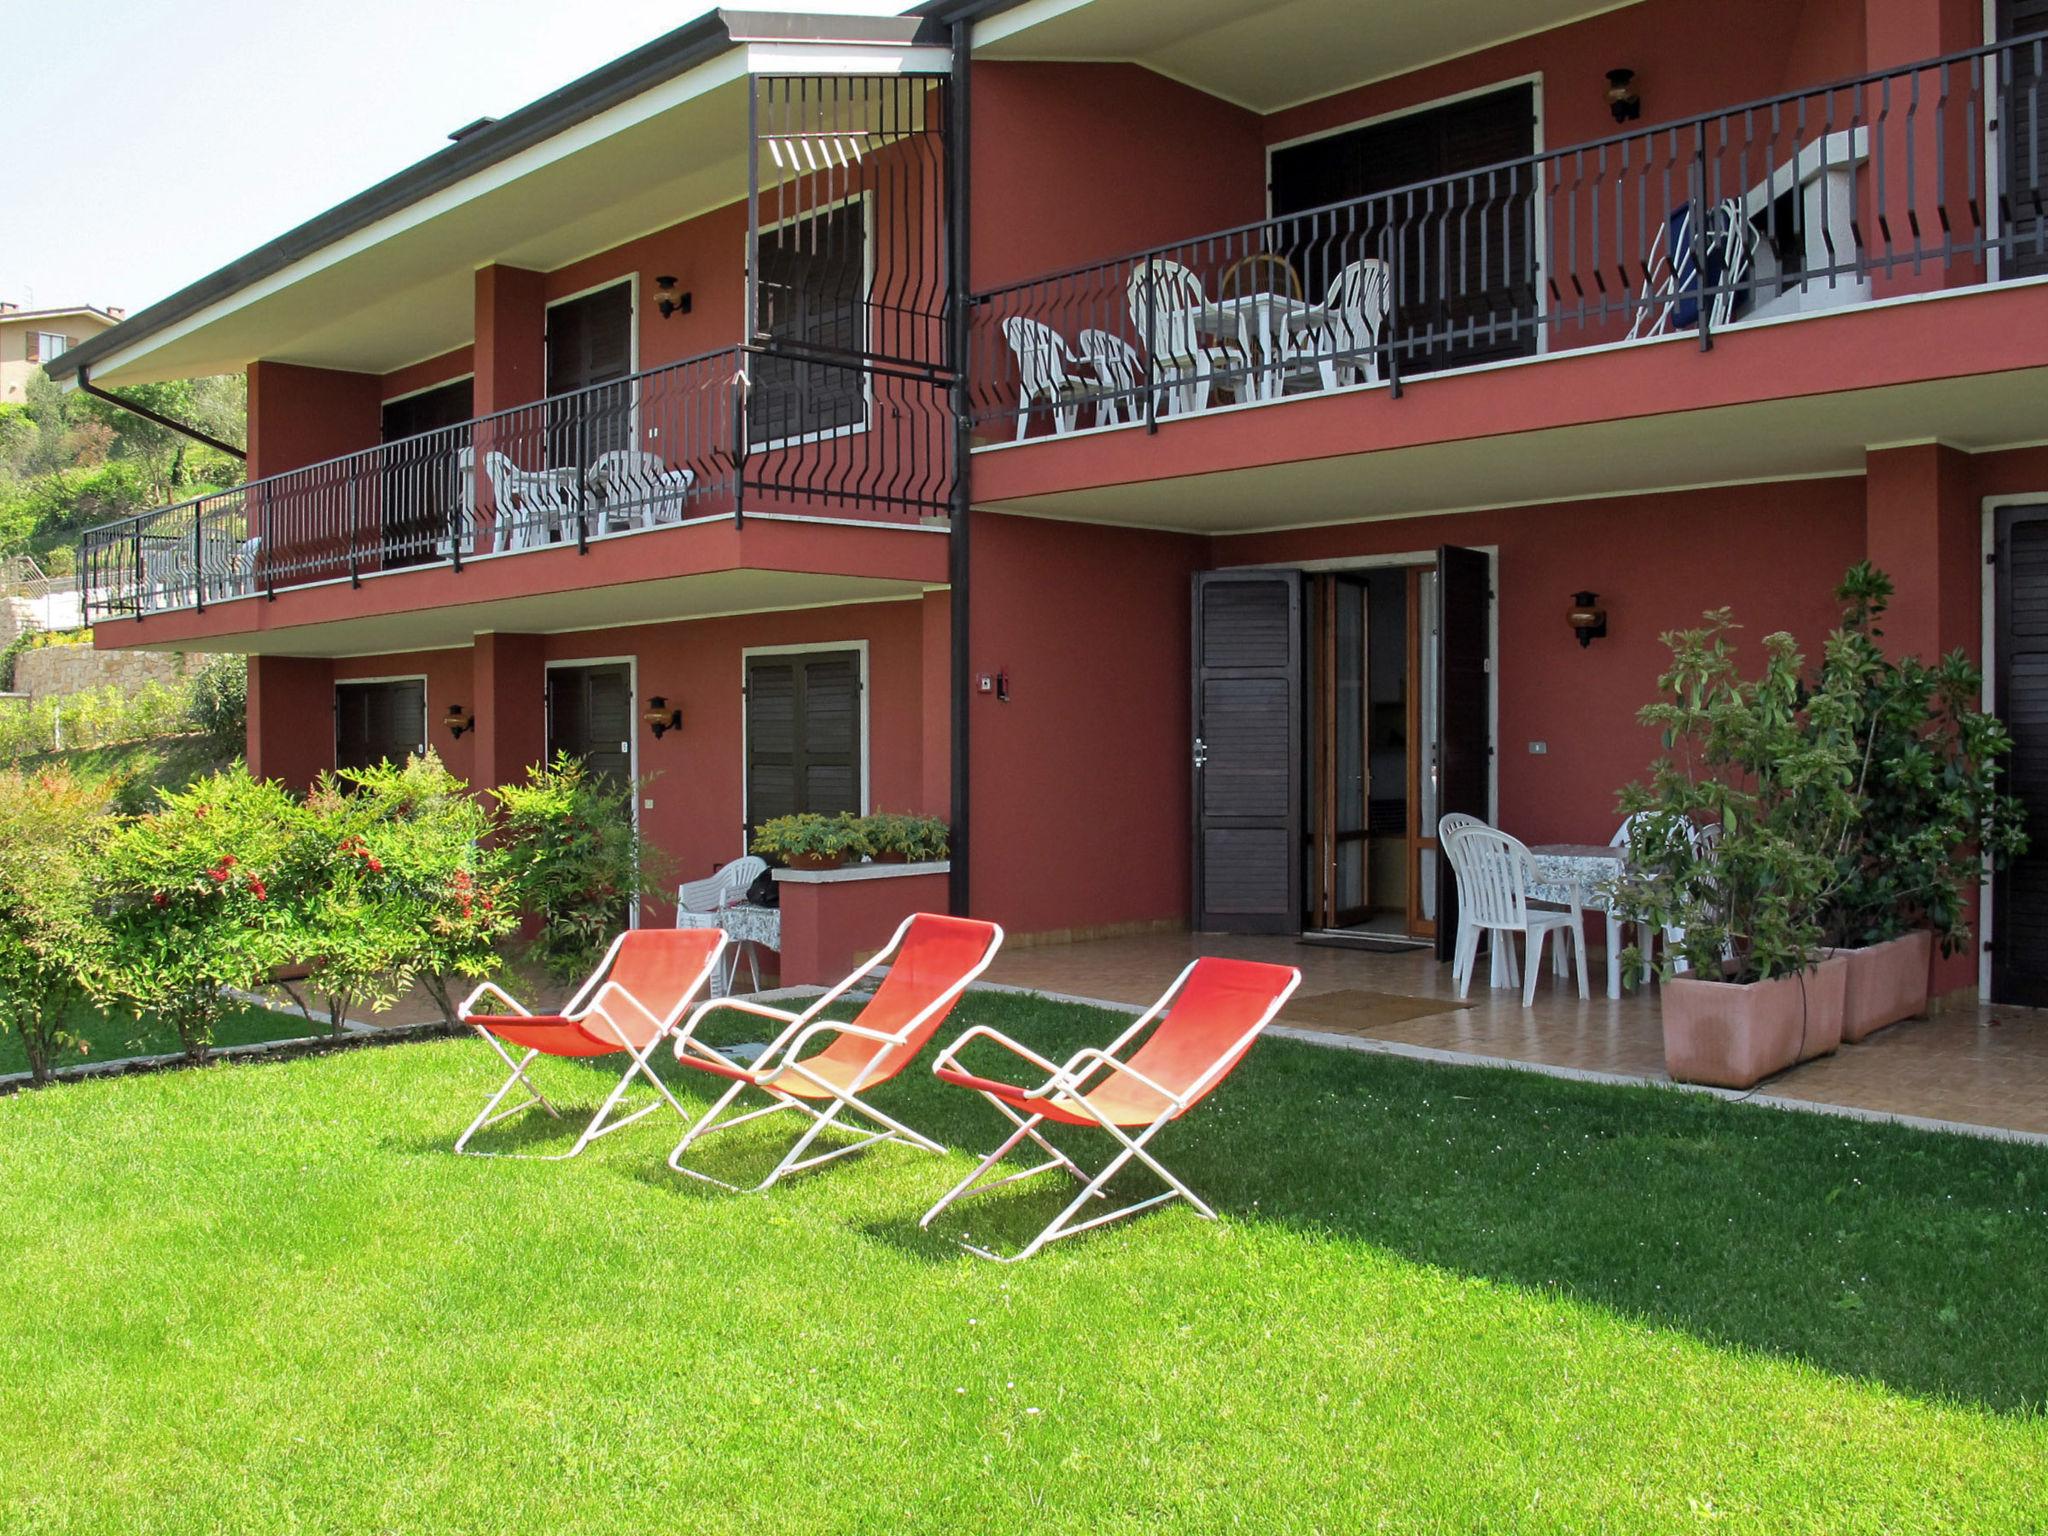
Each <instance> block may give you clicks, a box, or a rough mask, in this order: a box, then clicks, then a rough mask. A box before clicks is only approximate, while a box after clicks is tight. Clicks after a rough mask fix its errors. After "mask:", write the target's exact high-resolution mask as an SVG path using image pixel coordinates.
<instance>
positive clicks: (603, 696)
mask: <svg viewBox="0 0 2048 1536" xmlns="http://www.w3.org/2000/svg"><path fill="white" fill-rule="evenodd" d="M563 752H567V753H568V754H569V755H570V756H571V757H577V758H581V759H582V760H583V762H584V765H585V766H586V767H588V768H589V769H590V771H591V772H592V773H593V774H595V775H598V776H601V777H603V778H606V779H609V780H610V781H611V782H612V783H614V784H617V785H624V784H626V783H627V782H629V781H630V780H631V779H632V777H633V673H632V669H631V668H630V667H628V666H627V665H626V664H625V663H624V662H605V663H602V664H600V665H597V666H589V667H550V668H549V669H548V760H549V761H550V762H552V761H554V759H555V757H556V756H557V755H558V754H560V753H563Z"/></svg>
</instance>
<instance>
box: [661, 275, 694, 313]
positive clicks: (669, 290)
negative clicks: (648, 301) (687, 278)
mask: <svg viewBox="0 0 2048 1536" xmlns="http://www.w3.org/2000/svg"><path fill="white" fill-rule="evenodd" d="M654 286H655V287H656V288H659V289H660V290H661V299H660V301H659V302H658V303H657V304H656V305H655V306H654V307H655V308H656V309H658V310H660V311H661V318H662V319H664V320H666V319H667V318H668V317H669V316H670V315H674V314H685V315H687V314H688V313H689V312H690V295H689V294H687V293H677V292H676V280H675V279H674V278H672V277H657V278H656V279H655V280H654Z"/></svg>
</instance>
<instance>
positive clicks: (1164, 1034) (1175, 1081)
mask: <svg viewBox="0 0 2048 1536" xmlns="http://www.w3.org/2000/svg"><path fill="white" fill-rule="evenodd" d="M1300 985H1301V972H1300V971H1298V970H1296V969H1294V967H1292V966H1288V965H1267V964H1264V963H1262V962H1259V961H1255V960H1225V959H1219V958H1217V957H1215V956H1204V957H1203V958H1202V959H1199V960H1197V961H1195V962H1194V963H1193V964H1192V965H1190V966H1188V967H1187V969H1185V970H1183V971H1182V972H1181V973H1180V975H1179V976H1178V977H1177V978H1176V979H1175V980H1174V983H1173V985H1172V986H1170V987H1168V988H1167V989H1166V994H1165V996H1163V997H1161V998H1160V999H1159V1001H1158V1002H1156V1003H1154V1004H1153V1005H1152V1006H1151V1007H1150V1008H1148V1009H1147V1010H1146V1011H1145V1012H1144V1013H1143V1014H1141V1015H1140V1016H1139V1018H1138V1020H1137V1022H1136V1023H1134V1024H1132V1025H1131V1027H1130V1028H1129V1029H1127V1030H1125V1031H1124V1032H1123V1033H1122V1034H1121V1035H1119V1036H1117V1038H1116V1039H1115V1040H1113V1041H1112V1042H1110V1044H1109V1045H1108V1046H1107V1047H1106V1048H1104V1049H1101V1050H1097V1049H1094V1048H1092V1047H1091V1048H1089V1049H1086V1050H1081V1051H1076V1052H1075V1053H1074V1055H1073V1056H1072V1057H1070V1058H1069V1059H1068V1061H1067V1063H1066V1065H1065V1066H1054V1065H1053V1063H1051V1062H1050V1061H1047V1060H1046V1059H1045V1058H1044V1057H1043V1056H1040V1055H1039V1054H1038V1053H1037V1052H1035V1051H1033V1050H1030V1049H1028V1048H1027V1047H1025V1046H1022V1045H1019V1044H1018V1043H1017V1042H1016V1041H1014V1040H1012V1039H1010V1038H1009V1037H1008V1036H1006V1035H1003V1034H1001V1033H1000V1032H998V1031H996V1030H993V1029H990V1028H989V1027H988V1026H987V1025H985V1024H984V1025H977V1026H975V1027H974V1028H973V1029H970V1030H968V1031H967V1032H966V1033H965V1034H963V1035H962V1036H961V1037H960V1038H959V1039H958V1040H955V1041H954V1042H953V1043H952V1044H951V1045H949V1046H947V1047H946V1049H945V1050H944V1051H942V1052H940V1054H939V1059H938V1061H937V1062H935V1063H934V1064H933V1066H932V1071H933V1072H934V1073H935V1074H936V1075H937V1076H938V1078H939V1079H940V1081H942V1082H948V1083H952V1084H954V1085H956V1086H958V1087H961V1088H971V1089H973V1090H974V1091H975V1092H976V1093H978V1094H980V1095H981V1096H982V1097H983V1098H985V1099H987V1100H988V1101H989V1103H991V1104H993V1105H994V1106H995V1107H996V1109H997V1110H999V1111H1000V1112H1001V1113H1002V1114H1003V1116H1004V1117H1005V1118H1006V1119H1008V1120H1009V1121H1010V1123H1011V1124H1012V1125H1014V1126H1016V1130H1015V1131H1013V1132H1012V1133H1011V1134H1010V1138H1009V1140H1007V1141H1005V1142H1004V1143H1003V1144H1002V1145H1001V1146H1000V1147H997V1148H996V1149H995V1151H993V1152H991V1153H989V1155H988V1156H987V1157H985V1158H983V1159H982V1160H981V1164H980V1166H978V1167H977V1168H976V1169H975V1170H974V1172H972V1173H970V1174H968V1175H967V1177H966V1178H964V1179H962V1180H961V1181H960V1182H959V1183H958V1184H956V1185H954V1186H953V1187H952V1189H950V1190H948V1191H947V1192H946V1195H945V1197H944V1198H943V1199H941V1200H940V1201H939V1203H938V1204H937V1205H935V1206H933V1207H932V1208H931V1209H930V1210H928V1211H926V1212H925V1213H924V1215H923V1217H922V1218H921V1219H920V1220H919V1221H918V1225H919V1226H920V1227H927V1226H930V1225H931V1222H932V1218H933V1217H935V1216H937V1215H938V1214H939V1212H941V1211H943V1210H944V1209H945V1208H946V1207H947V1206H949V1205H951V1204H952V1203H953V1202H954V1201H955V1200H958V1199H960V1198H961V1197H962V1196H965V1195H970V1194H981V1193H984V1192H985V1191H987V1190H991V1189H998V1188H1001V1187H1002V1186H1003V1185H1005V1184H1014V1183H1016V1182H1018V1181H1019V1180H1020V1179H1029V1178H1033V1177H1035V1176H1036V1175H1038V1174H1041V1173H1046V1172H1049V1171H1051V1170H1052V1169H1054V1168H1059V1169H1063V1170H1064V1171H1065V1172H1066V1173H1068V1174H1069V1175H1071V1176H1072V1177H1073V1178H1074V1180H1075V1181H1076V1182H1077V1183H1079V1184H1080V1185H1081V1192H1080V1193H1079V1194H1078V1195H1076V1196H1074V1198H1073V1199H1072V1200H1071V1201H1070V1202H1068V1204H1067V1206H1066V1208H1065V1209H1064V1210H1062V1211H1061V1212H1060V1213H1059V1214H1058V1215H1057V1216H1055V1217H1053V1219H1052V1220H1051V1221H1050V1222H1049V1223H1048V1224H1047V1225H1046V1227H1045V1230H1044V1231H1042V1232H1040V1233H1039V1234H1038V1235H1037V1236H1036V1237H1034V1238H1032V1239H1031V1241H1030V1242H1029V1243H1027V1244H1026V1245H1025V1246H1024V1248H1023V1250H1022V1251H1021V1252H1018V1253H1016V1254H1012V1255H1009V1256H1008V1257H1005V1256H1004V1255H1002V1254H999V1253H993V1252H991V1251H990V1250H988V1249H986V1248H978V1247H976V1246H974V1245H973V1244H972V1243H966V1242H963V1243H962V1244H961V1246H962V1247H963V1248H966V1249H967V1250H968V1251H969V1252H970V1253H976V1254H979V1255H981V1257H983V1258H985V1259H995V1260H997V1261H999V1262H1001V1263H1015V1262H1017V1261H1018V1260H1020V1259H1028V1258H1030V1257H1031V1255H1033V1254H1034V1253H1036V1252H1038V1250H1039V1249H1041V1248H1043V1247H1044V1246H1045V1245H1046V1244H1047V1243H1050V1242H1054V1241H1057V1240H1058V1239H1060V1238H1062V1237H1072V1236H1073V1235H1074V1234H1075V1233H1076V1232H1085V1231H1087V1230H1088V1229H1089V1228H1090V1227H1099V1226H1101V1225H1102V1224H1103V1223H1105V1222H1110V1221H1115V1220H1117V1219H1118V1218H1119V1217H1122V1216H1129V1215H1133V1214H1135V1213H1136V1212H1138V1211H1142V1210H1146V1209H1148V1208H1149V1207H1151V1206H1155V1205H1159V1204H1162V1203H1163V1202H1165V1201H1168V1200H1172V1199H1174V1198H1176V1197H1179V1198H1183V1199H1185V1200H1187V1201H1188V1202H1189V1203H1190V1204H1192V1205H1193V1206H1194V1208H1195V1209H1196V1210H1198V1211H1200V1212H1201V1213H1202V1214H1203V1215H1204V1216H1206V1217H1208V1218H1210V1219H1211V1220H1214V1219H1215V1216H1216V1213H1215V1212H1214V1211H1212V1210H1211V1209H1209V1207H1208V1206H1207V1205H1205V1204H1204V1203H1203V1202H1202V1200H1201V1198H1200V1197H1199V1196H1197V1195H1196V1194H1195V1192H1194V1191H1193V1190H1191V1189H1189V1188H1188V1187H1187V1185H1185V1184H1183V1183H1182V1182H1181V1181H1180V1180H1179V1179H1177V1178H1175V1177H1174V1176H1173V1174H1171V1173H1169V1172H1168V1171H1167V1170H1166V1168H1165V1166H1164V1165H1163V1164H1161V1163H1160V1161H1159V1160H1158V1159H1157V1158H1156V1157H1154V1156H1153V1155H1152V1154H1151V1153H1150V1152H1149V1151H1147V1150H1146V1143H1147V1142H1149V1141H1151V1139H1152V1138H1153V1137H1154V1136H1156V1135H1157V1134H1158V1133H1159V1132H1160V1131H1161V1130H1162V1129H1163V1128H1164V1127H1166V1126H1168V1125H1170V1124H1172V1123H1173V1122H1174V1121H1175V1120H1178V1119H1179V1118H1180V1117H1181V1116H1182V1115H1184V1114H1186V1113H1187V1112H1188V1111H1189V1110H1191V1109H1193V1108H1194V1107H1195V1106H1196V1105H1197V1104H1199V1103H1201V1102H1202V1100H1203V1099H1205V1098H1206V1097H1208V1095H1209V1094H1210V1093H1212V1092H1214V1091H1215V1088H1216V1086H1217V1084H1219V1083H1221V1082H1222V1081H1223V1079H1224V1078H1226V1077H1228V1076H1229V1075H1230V1072H1231V1069H1232V1068H1234V1067H1235V1066H1236V1065H1237V1064H1238V1062H1240V1061H1241V1060H1243V1059H1244V1054H1245V1052H1246V1051H1248V1050H1250V1049H1251V1044H1252V1041H1254V1040H1255V1039H1257V1038H1258V1035H1259V1031H1260V1030H1262V1029H1264V1028H1265V1027H1266V1026H1267V1025H1268V1024H1270V1023H1271V1022H1272V1021H1273V1016H1274V1015H1275V1014H1277V1013H1278V1012H1279V1011H1280V1006H1281V1004H1283V1003H1285V1002H1286V1001H1287V999H1288V998H1289V997H1290V996H1291V995H1293V992H1294V989H1295V988H1296V987H1298V986H1300ZM1155 1021H1156V1023H1157V1026H1158V1027H1157V1028H1152V1026H1153V1024H1154V1023H1155ZM1147 1029H1152V1033H1151V1035H1150V1037H1149V1038H1147V1039H1146V1040H1145V1042H1144V1044H1142V1045H1140V1046H1138V1048H1137V1049H1136V1050H1135V1051H1134V1052H1132V1054H1131V1055H1130V1056H1129V1057H1128V1058H1123V1056H1122V1053H1123V1051H1124V1050H1125V1048H1126V1047H1128V1046H1130V1045H1131V1044H1132V1043H1133V1042H1135V1041H1136V1040H1138V1038H1139V1037H1140V1036H1142V1035H1144V1034H1145V1031H1146V1030H1147ZM976 1040H987V1041H989V1042H990V1043H991V1044H994V1045H1000V1046H1002V1047H1003V1048H1004V1049H1005V1050H1008V1051H1010V1052H1012V1053H1013V1054H1014V1055H1017V1056H1019V1057H1021V1058H1023V1059H1024V1060H1025V1061H1028V1062H1030V1063H1031V1064H1032V1065H1033V1066H1035V1067H1037V1068H1038V1069H1039V1070H1040V1071H1043V1072H1045V1073H1047V1074H1048V1076H1047V1077H1046V1079H1045V1081H1044V1082H1042V1083H1040V1084H1039V1085H1038V1086H1037V1087H1035V1088H1022V1087H1018V1086H1016V1085H1015V1084H1012V1083H1005V1082H999V1081H997V1080H996V1079H994V1078H989V1077H982V1076H979V1075H977V1074H975V1073H972V1072H969V1071H967V1070H966V1069H965V1068H963V1067H961V1066H960V1064H959V1058H960V1052H961V1050H962V1049H963V1048H964V1047H966V1046H967V1045H969V1044H971V1043H972V1042H974V1041H976ZM1048 1120H1051V1121H1053V1122H1055V1123H1056V1124H1060V1125H1084V1126H1095V1127H1098V1128H1099V1129H1101V1130H1103V1131H1106V1132H1107V1133H1108V1134H1109V1135H1110V1136H1111V1137H1112V1138H1113V1139H1114V1140H1115V1141H1116V1142H1117V1144H1118V1145H1119V1147H1121V1148H1122V1150H1121V1151H1119V1152H1118V1153H1117V1154H1116V1156H1115V1157H1114V1158H1113V1159H1111V1161H1110V1164H1109V1166H1108V1167H1106V1168H1104V1169H1103V1170H1102V1172H1101V1173H1099V1174H1097V1175H1095V1177H1093V1178H1092V1179H1091V1178H1090V1177H1089V1176H1088V1175H1087V1174H1086V1173H1085V1172H1083V1171H1082V1169H1081V1168H1080V1166H1079V1165H1078V1164H1076V1163H1075V1162H1074V1161H1073V1160H1072V1159H1071V1158H1069V1157H1068V1156H1067V1155H1066V1154H1065V1153H1063V1152H1061V1151H1060V1150H1059V1149H1058V1148H1057V1147H1055V1146H1054V1145H1053V1144H1052V1143H1051V1142H1049V1141H1047V1140H1046V1139H1045V1137H1044V1136H1043V1135H1041V1134H1040V1133H1039V1129H1038V1128H1039V1126H1040V1125H1042V1124H1043V1123H1044V1122H1046V1121H1048ZM1027 1137H1028V1138H1029V1139H1030V1140H1032V1141H1034V1142H1036V1143H1037V1144H1038V1147H1039V1149H1040V1150H1041V1151H1043V1152H1045V1153H1046V1154H1047V1156H1048V1157H1049V1158H1050V1161H1048V1162H1043V1163H1039V1164H1037V1165H1036V1166H1034V1167H1030V1168H1026V1169H1024V1170H1023V1171H1021V1172H1018V1173H1011V1174H1006V1175H1004V1176H1003V1177H1001V1178H997V1179H990V1180H989V1181H988V1182H987V1183H985V1184H984V1183H982V1182H981V1181H982V1179H984V1178H985V1177H987V1175H988V1173H989V1171H990V1170H991V1169H992V1168H994V1167H995V1166H996V1164H997V1163H999V1162H1001V1161H1002V1159H1003V1158H1004V1157H1005V1156H1006V1155H1008V1153H1009V1152H1010V1150H1011V1149H1012V1148H1013V1147H1015V1146H1016V1145H1017V1143H1018V1142H1020V1141H1023V1140H1025V1139H1026V1138H1027ZM1133 1158H1135V1159H1137V1160H1138V1161H1139V1162H1141V1163H1143V1164H1144V1165H1145V1166H1146V1167H1147V1168H1149V1169H1151V1170H1152V1171H1153V1172H1154V1173H1155V1174H1157V1175H1158V1176H1159V1177H1160V1178H1161V1179H1163V1180H1164V1181H1165V1182H1166V1184H1167V1190H1166V1192H1165V1193H1164V1194H1160V1195H1154V1196H1152V1197H1151V1198H1150V1199H1149V1200H1140V1201H1137V1202H1136V1203H1134V1204H1131V1205H1126V1206H1123V1207H1120V1208H1119V1209H1117V1210H1114V1211H1110V1212H1108V1213H1107V1214H1105V1215H1101V1216H1095V1217H1091V1218H1090V1219H1088V1220H1087V1221H1082V1222H1074V1221H1073V1217H1074V1215H1075V1214H1076V1213H1077V1212H1078V1211H1079V1210H1080V1209H1081V1208H1082V1207H1083V1206H1084V1205H1086V1204H1087V1203H1088V1202H1089V1201H1090V1200H1094V1199H1098V1198H1100V1197H1101V1195H1102V1192H1103V1190H1104V1188H1105V1187H1106V1186H1107V1185H1108V1183H1109V1181H1110V1180H1111V1179H1113V1178H1114V1177H1116V1175H1117V1173H1118V1172H1119V1171H1120V1170H1121V1169H1122V1168H1123V1166H1124V1164H1126V1163H1128V1162H1130V1161H1131V1160H1132V1159H1133ZM1070 1222H1072V1223H1073V1224H1072V1225H1069V1223H1070Z"/></svg>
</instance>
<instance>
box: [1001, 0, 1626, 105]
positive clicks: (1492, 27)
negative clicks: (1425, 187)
mask: <svg viewBox="0 0 2048 1536" xmlns="http://www.w3.org/2000/svg"><path fill="white" fill-rule="evenodd" d="M1636 3H1638V0H1026V3H1025V4H1023V5H1021V6H1019V7H1017V8H1016V9H1015V10H1012V11H1006V12H1004V13H1002V14H1001V15H998V16H996V17H993V18H991V19H990V20H988V21H986V22H983V23H982V24H981V25H980V26H979V27H978V28H977V29H976V33H975V36H976V46H975V52H976V54H977V55H979V56H981V57H984V58H996V59H1070V60H1075V61H1083V60H1095V61H1119V62H1130V63H1135V64H1142V65H1144V66H1145V67H1146V68H1148V69H1151V70H1154V71H1156V72H1158V73H1159V74H1162V75H1165V76H1167V77H1168V78H1170V79H1174V80H1179V81H1182V82H1183V83H1185V84H1187V85H1192V86H1195V87H1196V88H1197V89H1199V90H1203V91H1207V92H1208V93H1209V94H1210V95H1212V96H1220V97H1222V98H1223V99H1224V100H1226V101H1231V102H1235V103H1236V104H1237V105H1239V106H1242V107H1248V108H1250V109H1251V110H1252V111H1254V112H1277V111H1279V110H1280V109H1281V108H1283V107H1291V106H1295V105H1298V104H1299V103H1301V102H1304V101H1313V100H1315V99H1316V98H1318V97H1321V96H1328V95H1330V94H1331V93H1332V92H1334V91H1341V90H1345V89H1347V88H1348V87H1351V86H1356V85H1364V84H1367V83H1369V82H1371V81H1374V80H1383V79H1386V78H1387V77H1388V76H1391V75H1399V74H1405V73H1406V72H1407V71H1409V70H1412V69H1419V68H1421V67H1422V66H1424V65H1426V64H1433V63H1436V62H1438V61H1439V60H1442V59H1449V58H1456V57H1457V56H1458V55H1460V54H1466V53H1474V52H1477V51H1478V50H1479V49H1481V48H1488V47H1492V46H1493V45H1494V44H1496V43H1503V42H1506V41H1508V40H1509V39H1511V38H1516V37H1524V36H1527V35H1528V34H1530V33H1532V32H1547V31H1549V30H1550V29H1551V28H1552V27H1557V26H1561V25H1563V24H1564V23H1565V22H1568V21H1576V20H1578V19H1579V18H1580V17H1582V16H1592V15H1597V14H1598V13H1599V12H1601V11H1613V10H1619V9H1621V8H1622V7H1623V6H1624V5H1633V4H1636Z"/></svg>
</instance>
